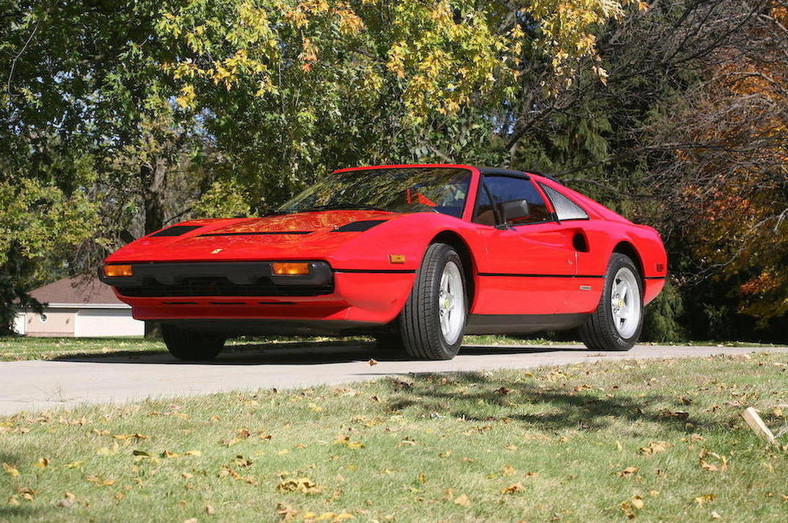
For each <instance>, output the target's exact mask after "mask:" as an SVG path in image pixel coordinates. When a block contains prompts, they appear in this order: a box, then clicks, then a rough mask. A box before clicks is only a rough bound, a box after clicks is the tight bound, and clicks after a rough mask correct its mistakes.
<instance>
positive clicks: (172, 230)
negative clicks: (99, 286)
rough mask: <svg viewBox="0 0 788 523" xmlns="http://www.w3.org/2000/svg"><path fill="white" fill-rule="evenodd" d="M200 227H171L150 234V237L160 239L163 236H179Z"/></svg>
mask: <svg viewBox="0 0 788 523" xmlns="http://www.w3.org/2000/svg"><path fill="white" fill-rule="evenodd" d="M200 227H202V225H173V226H172V227H167V228H166V229H162V230H160V231H159V232H157V233H154V234H151V235H150V237H151V238H161V237H163V236H180V235H181V234H186V233H187V232H191V231H193V230H194V229H199V228H200Z"/></svg>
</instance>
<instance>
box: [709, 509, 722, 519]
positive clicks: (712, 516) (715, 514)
mask: <svg viewBox="0 0 788 523" xmlns="http://www.w3.org/2000/svg"><path fill="white" fill-rule="evenodd" d="M721 517H722V516H720V515H719V514H718V513H717V511H716V510H712V511H711V519H720V518H721Z"/></svg>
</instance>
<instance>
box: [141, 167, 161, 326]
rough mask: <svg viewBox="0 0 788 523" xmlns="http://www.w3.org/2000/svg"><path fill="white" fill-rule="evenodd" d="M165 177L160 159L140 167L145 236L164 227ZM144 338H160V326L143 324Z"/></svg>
mask: <svg viewBox="0 0 788 523" xmlns="http://www.w3.org/2000/svg"><path fill="white" fill-rule="evenodd" d="M166 177H167V165H166V163H165V161H164V160H163V159H161V158H158V157H155V158H154V159H153V160H152V161H151V163H142V164H141V165H140V181H141V182H142V201H143V206H144V208H145V234H150V233H152V232H155V231H158V230H159V229H161V228H162V227H164V190H165V185H166V184H165V180H166ZM145 337H146V338H150V339H159V338H161V325H160V324H159V323H158V322H154V321H146V322H145Z"/></svg>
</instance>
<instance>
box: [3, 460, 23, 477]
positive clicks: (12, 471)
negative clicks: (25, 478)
mask: <svg viewBox="0 0 788 523" xmlns="http://www.w3.org/2000/svg"><path fill="white" fill-rule="evenodd" d="M3 470H4V471H5V473H6V474H8V475H9V476H11V477H12V478H18V477H19V476H20V475H21V474H20V473H19V470H17V468H16V467H14V466H12V465H9V464H8V463H3Z"/></svg>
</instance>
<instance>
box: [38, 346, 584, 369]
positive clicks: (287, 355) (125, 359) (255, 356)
mask: <svg viewBox="0 0 788 523" xmlns="http://www.w3.org/2000/svg"><path fill="white" fill-rule="evenodd" d="M585 351H586V349H583V348H578V347H572V346H563V345H515V346H512V345H504V346H490V345H464V346H463V347H462V348H461V349H460V353H459V356H461V357H463V358H465V359H467V358H468V357H471V358H483V357H485V356H489V355H501V354H507V355H517V354H545V353H551V352H556V353H558V352H560V353H567V352H570V353H572V352H585ZM370 359H374V360H376V361H379V362H382V361H412V358H410V357H408V356H407V355H406V354H404V353H403V352H399V351H396V350H391V349H382V348H379V347H377V346H376V345H375V344H374V343H351V344H349V343H344V342H343V343H336V342H298V343H243V344H233V345H229V346H227V347H225V349H224V350H223V351H222V353H221V354H219V356H218V357H217V358H216V359H215V360H213V361H207V362H184V361H180V360H177V359H175V358H174V357H173V356H171V355H170V354H169V353H168V352H167V351H166V350H164V349H162V350H156V351H144V352H143V351H118V352H110V353H106V354H88V353H85V354H68V355H63V356H59V357H57V358H52V360H50V361H62V362H73V363H113V364H124V363H131V364H137V365H139V364H155V365H320V364H329V363H351V362H355V361H368V360H370Z"/></svg>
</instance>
